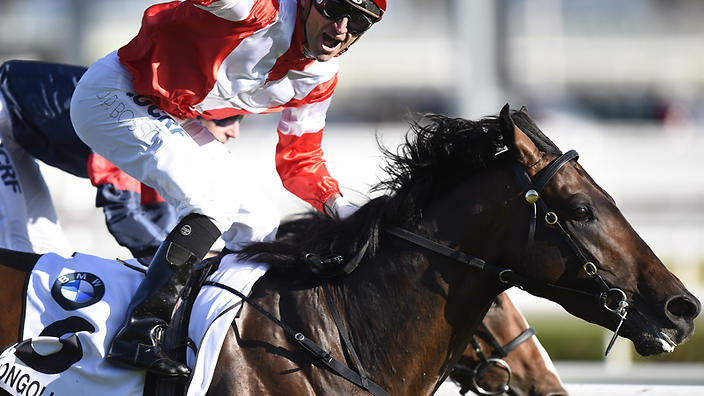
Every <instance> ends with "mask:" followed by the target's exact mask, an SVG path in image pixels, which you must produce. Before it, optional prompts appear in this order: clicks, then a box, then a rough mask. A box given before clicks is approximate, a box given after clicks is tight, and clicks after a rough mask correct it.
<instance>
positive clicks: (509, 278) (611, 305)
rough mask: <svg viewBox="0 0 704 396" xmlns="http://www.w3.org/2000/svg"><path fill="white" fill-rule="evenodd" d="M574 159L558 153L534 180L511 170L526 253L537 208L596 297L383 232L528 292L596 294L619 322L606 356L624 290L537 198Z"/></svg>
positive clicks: (398, 232) (405, 234)
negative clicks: (525, 221) (525, 219)
mask: <svg viewBox="0 0 704 396" xmlns="http://www.w3.org/2000/svg"><path fill="white" fill-rule="evenodd" d="M577 158H579V154H578V153H577V152H576V151H575V150H570V151H568V152H566V153H564V154H562V155H560V156H559V157H557V158H556V159H554V160H553V161H552V162H550V164H548V165H547V166H546V167H545V168H543V169H542V170H541V171H540V172H538V174H537V175H536V177H535V180H532V179H531V178H530V176H529V175H528V174H527V173H526V171H525V169H524V168H523V167H522V166H521V165H519V164H518V163H517V162H514V164H513V169H514V173H515V175H516V178H517V179H518V182H519V183H520V185H521V188H522V189H523V191H525V200H526V201H527V202H528V203H529V204H530V205H531V217H530V224H529V228H528V239H527V242H526V246H525V250H526V253H529V252H530V250H531V249H532V245H533V240H534V237H535V229H536V224H537V214H538V209H540V211H541V212H542V213H545V215H544V220H545V224H546V225H547V226H548V227H549V228H551V229H554V230H556V231H557V232H558V234H559V236H560V237H561V239H562V241H563V242H565V243H566V244H567V245H568V246H569V248H570V250H571V251H572V253H573V254H574V256H575V257H576V258H577V260H578V261H579V262H580V263H581V265H582V270H583V271H584V272H585V273H586V274H587V276H589V277H590V278H591V279H594V281H595V282H596V283H597V284H598V285H599V287H600V288H601V290H602V292H601V293H600V294H599V295H596V296H595V295H592V294H591V293H587V292H584V291H582V290H577V289H573V288H567V287H563V286H559V285H556V284H552V283H548V282H543V281H537V280H535V279H531V278H529V277H526V276H523V275H520V274H518V273H516V272H515V271H514V270H512V269H510V268H503V267H498V266H495V265H492V264H489V263H487V262H485V261H484V260H482V259H479V258H476V257H473V256H470V255H467V254H465V253H464V252H461V251H459V250H455V249H451V248H449V247H447V246H445V245H441V244H439V243H437V242H435V241H432V240H430V239H427V238H425V237H422V236H420V235H418V234H415V233H412V232H410V231H407V230H404V229H402V228H398V227H393V228H389V229H387V230H386V231H387V232H388V233H390V234H392V235H394V236H396V237H398V238H401V239H404V240H406V241H408V242H411V243H413V244H415V245H418V246H421V247H423V248H425V249H428V250H431V251H433V252H435V253H438V254H441V255H443V256H446V257H449V258H452V259H453V260H455V261H458V262H460V263H462V264H466V265H469V266H471V267H474V268H476V269H479V270H482V271H485V272H491V273H494V274H496V276H497V277H498V279H499V281H501V282H502V283H504V284H506V285H509V286H516V287H519V288H521V289H525V290H529V291H531V290H532V291H544V290H550V289H553V290H555V289H558V290H560V291H568V292H571V293H577V294H581V295H587V296H589V297H596V298H597V300H598V301H599V302H600V304H601V305H602V306H603V307H604V308H606V309H607V310H608V311H610V312H612V313H614V314H616V315H617V316H618V317H619V318H620V321H619V323H618V325H617V326H616V330H615V331H614V335H613V337H612V338H611V341H610V342H609V345H608V347H607V348H606V355H608V354H609V351H610V350H611V347H612V346H613V344H614V341H616V337H618V331H619V330H620V328H621V325H622V324H623V322H624V320H626V314H627V309H628V307H629V303H628V301H627V297H626V293H624V292H623V290H621V289H619V288H615V287H610V286H609V285H608V284H607V283H606V281H604V279H603V278H602V277H601V275H599V271H598V268H597V266H596V265H595V264H594V263H593V262H591V261H589V260H587V258H586V257H585V256H584V254H583V253H582V252H581V250H580V249H579V246H577V244H576V243H575V242H574V240H573V239H572V236H571V235H570V234H569V233H568V232H567V230H565V228H564V227H563V226H562V224H560V221H559V219H558V217H557V214H556V213H555V212H553V211H551V210H550V208H549V207H548V206H547V204H546V203H545V201H543V199H542V198H541V197H540V191H542V189H543V188H544V187H545V185H546V184H547V183H548V182H549V181H550V180H551V179H552V177H553V176H555V174H556V173H557V172H558V171H559V170H560V169H561V168H562V167H563V166H564V165H565V164H567V163H568V162H570V161H571V160H573V159H577Z"/></svg>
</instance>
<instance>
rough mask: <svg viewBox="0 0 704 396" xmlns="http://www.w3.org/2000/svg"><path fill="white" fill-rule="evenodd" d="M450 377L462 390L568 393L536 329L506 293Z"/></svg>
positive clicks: (496, 302)
mask: <svg viewBox="0 0 704 396" xmlns="http://www.w3.org/2000/svg"><path fill="white" fill-rule="evenodd" d="M450 379H451V380H452V381H454V382H456V383H457V384H458V385H459V386H460V393H461V394H465V393H466V392H467V391H470V390H471V391H473V392H474V393H476V394H479V395H501V394H504V393H508V394H511V395H533V396H538V395H550V396H560V395H567V391H566V390H565V388H564V387H563V386H562V382H561V381H560V377H559V376H558V375H557V372H556V370H555V366H554V365H553V364H552V361H551V360H550V357H549V356H548V355H547V353H546V352H545V349H544V348H543V346H542V345H541V344H540V342H539V341H538V339H537V338H536V337H535V330H533V328H531V327H529V326H528V323H527V322H526V320H525V318H524V317H523V314H521V311H519V310H518V308H516V306H515V305H514V304H513V302H512V301H511V299H510V298H509V297H508V295H507V294H506V293H501V294H499V296H498V297H496V299H495V300H494V302H493V303H492V304H491V308H490V309H489V312H487V314H486V316H485V317H484V320H483V321H482V324H481V325H480V326H479V329H477V332H476V334H475V335H474V336H473V337H472V341H471V342H470V345H469V346H468V347H467V349H466V350H465V351H464V353H463V354H462V357H461V358H460V360H459V362H458V363H457V365H456V366H455V367H454V369H453V370H452V372H451V373H450Z"/></svg>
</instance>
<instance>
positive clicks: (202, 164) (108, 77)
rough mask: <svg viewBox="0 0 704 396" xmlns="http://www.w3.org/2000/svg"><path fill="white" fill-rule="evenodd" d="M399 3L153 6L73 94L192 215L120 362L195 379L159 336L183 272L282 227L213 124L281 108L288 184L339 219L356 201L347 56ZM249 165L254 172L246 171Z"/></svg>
mask: <svg viewBox="0 0 704 396" xmlns="http://www.w3.org/2000/svg"><path fill="white" fill-rule="evenodd" d="M386 5H387V0H218V1H213V0H186V1H182V2H176V1H174V2H168V3H163V4H156V5H154V6H151V7H149V8H148V9H147V10H146V11H145V13H144V17H143V19H142V26H141V29H140V31H139V33H138V34H137V36H136V37H135V38H134V39H133V40H132V41H130V42H129V43H128V44H127V45H125V46H124V47H122V48H120V49H119V50H118V51H116V52H113V53H110V54H108V55H107V56H106V57H104V58H102V59H100V60H98V61H96V62H95V63H94V64H93V65H92V66H91V67H90V68H89V69H88V71H87V72H86V73H85V74H84V75H83V77H82V78H81V80H80V82H79V84H78V86H77V87H76V90H75V93H74V95H73V99H72V102H71V120H72V122H73V125H74V127H75V129H76V132H77V134H78V136H79V137H80V138H81V139H82V140H83V141H84V142H85V143H86V144H87V145H88V146H89V147H90V148H91V149H92V150H93V151H94V152H96V153H98V154H100V155H102V156H103V157H105V158H107V159H108V160H109V161H110V162H111V163H113V164H115V165H116V166H117V167H118V168H120V169H122V170H123V171H125V172H127V173H128V174H130V175H131V176H133V177H135V178H136V179H137V180H139V181H140V182H142V183H145V184H147V185H149V186H151V187H153V188H155V189H156V190H157V191H158V192H159V193H160V194H161V196H163V197H164V198H165V199H166V200H167V202H169V203H170V204H171V205H172V206H174V207H175V208H176V210H177V213H178V216H179V218H180V221H179V223H178V224H177V225H176V227H175V228H174V229H173V230H172V231H171V232H170V233H169V234H168V236H167V237H166V240H165V241H164V243H163V244H162V245H161V246H160V247H159V249H158V251H157V252H156V254H155V256H154V259H153V261H152V263H151V265H150V266H149V270H148V271H147V274H146V277H145V279H144V281H143V282H142V283H141V284H140V286H139V287H138V289H137V291H136V293H135V296H134V297H133V299H132V301H131V303H130V306H129V308H128V313H127V315H126V318H125V322H124V324H123V326H122V328H121V329H120V330H119V331H118V333H117V336H116V337H115V338H114V339H113V341H112V343H111V345H110V349H109V351H108V359H110V360H111V361H113V362H115V363H117V364H120V365H128V366H134V367H138V368H143V369H146V370H149V371H151V372H154V373H158V374H162V375H168V376H183V375H187V374H188V372H189V370H188V367H186V366H185V365H184V364H182V363H179V362H177V361H175V360H172V359H171V358H169V356H168V355H167V354H166V352H165V351H164V350H163V348H162V347H161V345H160V342H159V337H158V336H156V334H158V333H159V330H160V328H163V327H164V326H165V325H166V321H167V320H168V318H163V317H161V318H160V317H158V315H156V314H155V312H158V311H159V310H160V307H159V305H160V304H163V301H164V300H170V298H169V296H165V295H164V293H166V291H168V290H171V289H172V288H171V287H170V284H172V283H173V282H174V279H177V278H179V277H182V276H183V275H184V274H185V273H187V272H188V271H189V267H190V266H191V265H192V264H193V263H194V262H197V261H198V260H201V259H202V258H203V257H204V255H205V253H206V252H207V251H208V249H209V248H210V246H211V245H212V244H213V243H214V242H215V241H216V240H217V238H218V237H221V236H222V238H223V240H224V242H225V247H226V248H228V249H230V250H233V251H237V250H239V249H240V248H242V247H243V246H244V245H245V244H247V243H250V242H253V241H267V240H272V239H273V238H274V237H275V234H276V230H277V227H278V224H279V219H278V216H276V215H274V214H272V208H271V205H264V204H262V197H261V196H256V194H253V193H252V192H251V191H250V188H249V186H248V185H244V184H242V183H238V182H237V171H238V169H234V167H233V166H232V165H231V164H230V162H229V154H228V152H227V149H226V148H225V147H224V146H223V145H222V144H220V143H219V142H217V141H215V140H214V138H213V137H212V135H211V134H210V133H207V130H205V128H204V127H203V125H202V124H201V123H197V122H191V121H189V120H193V119H196V118H197V117H202V118H204V119H223V118H227V117H232V116H236V115H243V114H259V113H271V112H280V113H281V118H280V121H279V124H278V128H277V133H278V144H277V146H276V155H275V158H276V169H277V171H278V173H279V175H280V177H281V181H282V183H283V185H284V186H285V187H286V188H287V189H288V190H289V191H291V192H292V193H294V194H295V195H297V196H298V197H300V198H301V199H303V200H305V201H306V202H308V203H310V204H311V205H312V206H313V207H315V208H316V209H317V210H319V211H322V212H324V213H327V214H328V215H331V216H336V217H345V216H346V215H347V214H349V213H351V212H352V211H353V210H354V206H353V205H351V204H349V202H347V201H346V200H345V199H344V198H343V197H342V195H341V193H340V189H339V186H338V182H337V181H336V180H335V179H334V178H333V177H331V175H330V174H329V172H328V170H327V168H326V166H325V161H324V159H323V152H322V149H321V139H322V135H323V128H324V126H325V117H326V113H327V110H328V107H329V105H330V102H331V98H332V94H333V91H334V90H335V87H336V85H337V73H338V56H339V55H340V54H342V53H343V52H345V51H346V50H347V49H348V48H349V47H350V46H351V45H352V44H354V43H355V42H357V41H358V40H359V38H360V37H361V36H362V35H363V33H364V32H365V31H366V30H368V29H369V28H370V27H371V26H372V25H373V24H374V23H376V22H378V21H379V20H381V18H382V16H383V14H384V12H385V10H386ZM240 172H242V170H240Z"/></svg>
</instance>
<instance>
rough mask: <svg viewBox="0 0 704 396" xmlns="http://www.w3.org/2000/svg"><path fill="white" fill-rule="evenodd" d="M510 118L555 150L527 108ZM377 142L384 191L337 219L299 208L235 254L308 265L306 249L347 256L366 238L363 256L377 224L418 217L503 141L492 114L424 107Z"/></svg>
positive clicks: (372, 245)
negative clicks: (394, 140) (391, 138)
mask: <svg viewBox="0 0 704 396" xmlns="http://www.w3.org/2000/svg"><path fill="white" fill-rule="evenodd" d="M512 118H513V119H514V122H515V123H516V125H517V126H518V127H519V128H521V130H523V131H524V132H526V134H527V135H528V136H530V137H531V139H532V140H533V141H535V142H536V144H537V145H538V147H539V148H540V149H541V150H543V151H546V152H557V153H559V149H557V147H556V146H555V145H554V143H552V142H551V141H550V139H548V138H547V137H545V135H544V134H543V133H542V132H541V131H540V129H538V127H537V126H536V125H535V123H533V121H532V120H531V119H530V117H528V115H527V114H526V113H524V112H522V111H513V112H512ZM379 148H380V150H381V152H382V153H383V154H384V156H385V158H386V165H385V167H384V170H385V171H386V172H387V173H388V175H389V178H388V179H387V180H385V181H382V182H380V183H379V184H378V185H376V186H375V187H374V188H373V190H374V191H384V192H385V193H386V195H383V196H381V197H379V198H375V199H372V200H371V201H369V202H368V203H366V204H365V205H364V206H362V207H361V208H360V209H359V210H358V211H357V212H356V213H355V214H354V215H352V216H350V217H349V218H348V219H345V220H344V221H339V220H335V219H331V218H329V217H327V216H325V215H322V214H320V213H319V212H310V213H305V214H303V215H301V216H300V217H298V218H295V219H293V220H290V221H287V222H285V223H282V224H281V226H280V228H279V231H278V234H277V240H276V241H275V242H260V243H253V244H251V245H249V246H247V247H246V248H244V249H243V250H242V251H241V254H242V255H243V256H244V257H245V258H251V259H254V260H258V261H264V262H267V263H270V264H271V265H272V268H273V269H277V268H278V269H280V270H291V269H295V270H296V271H307V270H308V268H307V266H305V265H304V264H303V263H304V260H303V259H304V257H305V255H306V254H307V253H316V254H319V255H321V256H323V257H325V256H332V255H341V256H342V257H343V258H345V259H350V258H351V257H353V256H354V255H355V254H356V253H357V252H358V251H359V250H360V249H361V248H362V246H364V245H368V248H367V251H366V257H367V258H369V257H372V256H373V255H374V254H375V253H376V252H377V248H378V240H379V233H380V231H381V230H382V229H383V228H385V227H389V226H403V225H407V224H409V223H414V222H418V221H419V220H420V219H421V218H422V215H423V208H424V207H425V205H426V204H427V203H428V202H429V201H430V200H432V198H433V197H434V196H436V195H438V194H441V193H443V192H444V191H446V190H447V189H449V188H451V187H453V186H455V185H457V184H458V183H459V182H460V181H462V180H465V179H467V178H469V177H471V176H472V175H473V174H475V173H476V172H478V171H480V170H482V169H485V168H486V167H487V166H489V165H490V163H492V162H493V161H495V160H496V158H497V157H498V154H500V153H502V152H503V151H505V143H504V142H503V138H502V135H501V133H500V131H499V120H498V118H497V117H487V118H484V119H481V120H479V121H470V120H465V119H462V118H450V117H446V116H442V115H437V114H429V115H425V116H424V117H423V118H421V119H420V121H414V122H411V128H410V130H409V131H408V132H407V134H406V137H405V142H404V143H403V144H402V145H400V146H399V147H398V149H397V151H396V152H395V153H394V152H391V151H390V150H388V149H386V148H385V147H383V146H382V144H381V143H380V142H379Z"/></svg>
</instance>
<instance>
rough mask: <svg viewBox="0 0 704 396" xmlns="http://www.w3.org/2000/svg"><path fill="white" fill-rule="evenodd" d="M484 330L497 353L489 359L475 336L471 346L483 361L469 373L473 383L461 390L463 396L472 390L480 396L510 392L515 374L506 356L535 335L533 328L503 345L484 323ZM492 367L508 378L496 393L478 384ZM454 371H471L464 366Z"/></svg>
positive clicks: (457, 367)
mask: <svg viewBox="0 0 704 396" xmlns="http://www.w3.org/2000/svg"><path fill="white" fill-rule="evenodd" d="M481 326H482V328H483V329H484V332H486V336H487V338H488V341H489V342H490V343H491V346H492V347H493V348H494V350H495V352H494V353H493V354H492V355H491V356H489V357H487V356H486V354H485V353H484V350H483V349H482V346H481V345H480V344H479V341H478V340H477V336H476V335H473V336H472V340H471V342H470V343H471V345H472V348H473V349H474V352H475V353H476V354H477V356H478V357H479V359H480V360H481V361H480V363H479V364H477V366H476V367H474V369H473V370H471V373H469V375H470V378H471V379H472V383H471V384H468V385H463V386H462V388H461V389H460V393H461V394H463V395H464V394H465V393H467V391H469V390H470V389H471V390H472V391H473V392H475V393H478V394H480V395H487V396H491V395H500V394H503V393H505V392H508V390H509V385H510V384H511V376H512V375H513V373H512V372H511V367H510V366H509V364H508V363H506V361H505V360H504V358H505V357H506V356H508V354H509V353H511V352H512V351H513V350H514V349H516V348H518V346H519V345H521V344H522V343H524V342H525V341H528V339H530V338H531V337H533V336H534V335H535V329H533V328H532V327H529V328H527V329H525V330H523V331H522V332H521V334H519V335H517V336H516V337H515V338H514V339H513V340H511V341H509V342H508V343H506V345H503V346H502V345H501V344H500V343H499V341H498V340H497V339H496V337H494V335H493V334H492V333H491V331H489V328H488V327H486V325H485V324H484V322H482V324H481ZM492 366H495V367H497V368H499V369H501V370H504V371H505V372H506V375H507V378H506V383H505V384H503V386H502V387H501V388H500V389H497V390H495V391H489V390H486V389H484V388H482V387H481V386H479V384H478V383H477V378H479V377H481V376H482V375H484V373H486V372H487V371H489V369H491V367H492ZM454 370H457V371H460V372H469V371H470V370H469V369H467V368H465V367H464V366H459V365H458V366H456V367H455V368H454Z"/></svg>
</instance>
